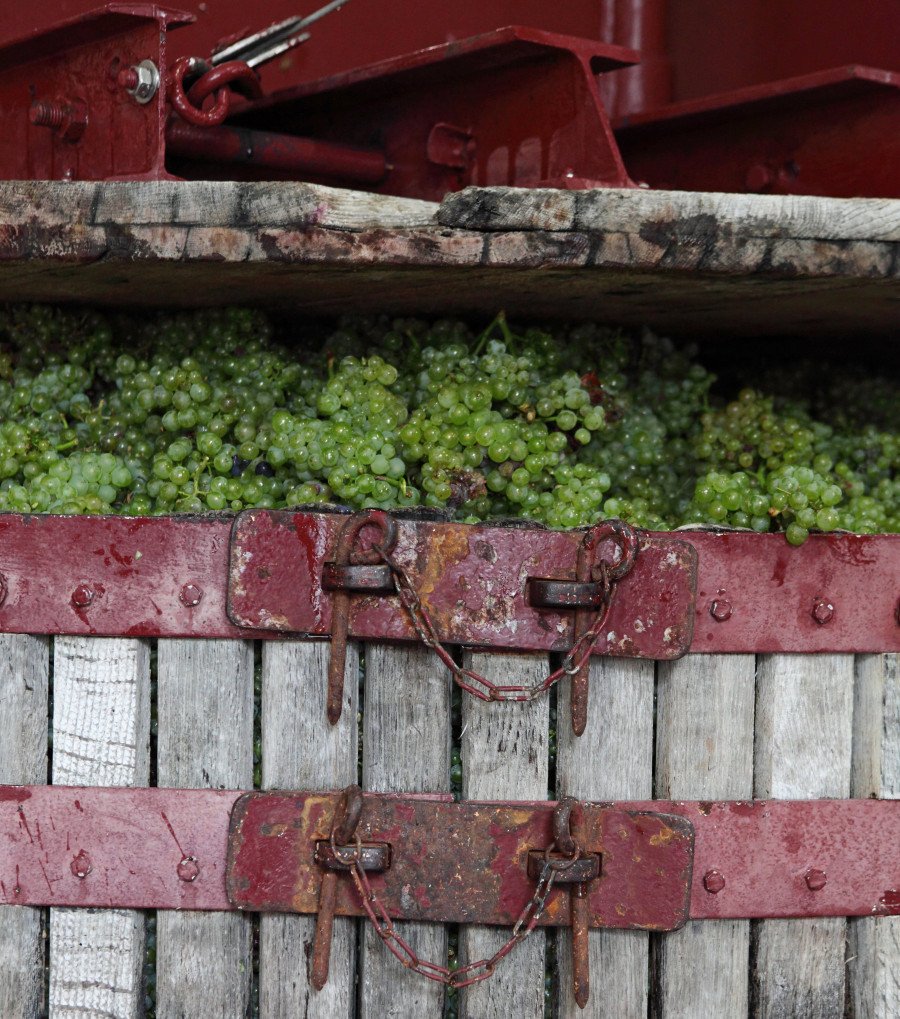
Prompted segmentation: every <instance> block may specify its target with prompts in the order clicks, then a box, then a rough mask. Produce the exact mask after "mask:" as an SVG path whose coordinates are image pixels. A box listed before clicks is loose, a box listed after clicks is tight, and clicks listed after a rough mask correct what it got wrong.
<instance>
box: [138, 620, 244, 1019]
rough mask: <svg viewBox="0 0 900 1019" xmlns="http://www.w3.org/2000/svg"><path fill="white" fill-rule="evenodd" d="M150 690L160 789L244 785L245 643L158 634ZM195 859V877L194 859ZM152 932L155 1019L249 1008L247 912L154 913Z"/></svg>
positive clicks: (216, 1015) (224, 1018)
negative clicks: (153, 697) (154, 944)
mask: <svg viewBox="0 0 900 1019" xmlns="http://www.w3.org/2000/svg"><path fill="white" fill-rule="evenodd" d="M157 697H158V702H157V703H158V718H159V737H158V743H157V747H158V750H157V754H158V763H157V776H158V784H159V785H160V786H172V787H184V788H212V789H249V788H251V787H252V785H253V644H252V642H250V641H231V640H161V641H160V642H159V650H158V694H157ZM184 848H185V851H187V847H184ZM198 864H199V867H200V877H199V878H198V880H202V879H203V860H202V858H200V859H198ZM156 938H157V952H156V994H157V1004H156V1014H157V1016H158V1019H241V1017H243V1016H245V1015H246V1014H247V1010H248V1008H249V1004H250V980H251V975H252V965H251V957H250V952H251V922H250V919H249V917H245V916H243V915H241V914H239V913H176V912H170V911H160V912H159V913H158V914H157V935H156Z"/></svg>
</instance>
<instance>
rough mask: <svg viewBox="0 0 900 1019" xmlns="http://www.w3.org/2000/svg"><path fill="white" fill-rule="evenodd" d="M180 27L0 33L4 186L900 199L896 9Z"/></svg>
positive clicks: (209, 14)
mask: <svg viewBox="0 0 900 1019" xmlns="http://www.w3.org/2000/svg"><path fill="white" fill-rule="evenodd" d="M184 6H185V8H186V10H184V11H181V10H171V9H166V8H163V7H160V6H157V5H154V4H148V3H130V4H125V3H108V4H106V5H104V6H103V7H100V8H97V7H96V6H95V5H94V4H92V3H91V0H63V2H61V3H58V4H54V5H53V6H52V12H47V11H38V12H35V11H33V10H16V11H15V12H13V13H11V14H8V15H7V17H6V18H5V21H4V25H3V28H2V30H0V129H2V132H3V137H4V140H5V144H4V146H3V148H2V150H0V178H6V179H19V178H26V179H82V180H100V179H116V178H118V179H158V178H171V177H175V178H181V177H184V178H202V179H302V180H307V181H313V182H319V183H334V184H338V185H345V186H353V187H357V188H364V189H367V190H373V191H379V192H382V193H387V194H397V195H406V196H410V197H421V198H429V199H440V198H441V197H442V196H443V194H445V193H446V192H447V191H449V190H455V189H458V188H461V187H464V186H466V185H469V184H475V185H491V184H502V185H516V186H523V187H535V186H539V185H545V186H553V187H567V188H578V187H588V186H618V187H627V186H630V185H631V183H632V182H633V181H639V182H645V183H647V184H649V185H650V186H651V187H665V188H676V189H687V190H724V191H757V192H778V193H796V194H827V195H834V196H852V195H869V196H883V197H893V196H897V195H900V169H898V167H900V160H897V159H896V158H894V157H895V155H896V153H895V149H896V147H897V145H898V144H900V143H898V142H897V140H896V139H897V138H898V137H900V132H898V131H897V130H896V127H897V124H898V121H900V92H898V85H900V77H898V74H897V71H898V68H897V66H896V65H897V58H896V55H895V53H894V52H893V49H894V47H893V45H892V44H893V41H894V40H895V39H896V38H897V35H898V31H900V10H898V9H896V8H895V7H893V5H884V4H876V3H874V2H871V3H869V2H860V3H856V4H853V5H847V4H841V3H838V2H836V0H827V2H815V3H814V2H813V0H802V2H798V3H795V4H792V5H791V6H790V8H789V10H788V11H787V12H785V11H784V9H783V5H776V4H774V3H772V2H769V0H758V2H756V3H751V4H740V5H723V4H717V3H714V2H711V0H704V2H702V3H696V2H692V3H688V2H687V0H668V2H666V0H605V2H597V0H570V2H569V3H567V4H565V5H555V6H553V7H549V6H548V5H546V4H543V3H540V2H539V0H528V2H518V3H511V2H504V0H494V2H491V3H479V4H470V3H457V4H454V5H453V6H452V8H451V7H449V6H448V7H447V8H446V9H445V7H444V5H417V6H416V8H415V15H414V16H410V6H409V5H408V4H404V3H401V2H399V0H381V2H379V3H373V2H371V0H333V2H331V3H327V4H326V5H325V7H323V8H321V9H320V10H319V11H316V12H314V13H313V14H311V15H309V14H308V15H306V16H302V17H301V16H297V15H296V9H295V8H294V6H293V3H292V2H289V0H268V2H266V3H265V4H261V5H257V7H256V8H254V14H253V15H248V13H247V8H246V5H244V4H241V3H238V2H237V0H223V2H220V3H216V4H206V3H202V2H192V0H191V2H187V3H185V4H184ZM557 7H562V10H557ZM324 14H327V15H328V17H323V15H324ZM320 18H321V20H320ZM251 19H252V20H251ZM278 19H281V20H278ZM270 21H274V22H275V24H274V25H273V26H272V27H271V28H269V29H267V28H266V27H265V26H266V25H267V23H268V22H270ZM775 26H777V37H775V38H769V36H770V35H773V34H774V29H775ZM311 36H313V38H312V39H311V38H310V37H311ZM301 43H305V45H300V44H301Z"/></svg>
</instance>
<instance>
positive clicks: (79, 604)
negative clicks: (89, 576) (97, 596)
mask: <svg viewBox="0 0 900 1019" xmlns="http://www.w3.org/2000/svg"><path fill="white" fill-rule="evenodd" d="M93 600H94V592H93V589H92V588H90V587H88V585H87V584H79V585H78V587H76V588H75V590H74V591H73V592H72V604H73V605H74V606H75V607H76V608H78V609H86V608H87V607H88V606H89V605H90V604H91V602H92V601H93Z"/></svg>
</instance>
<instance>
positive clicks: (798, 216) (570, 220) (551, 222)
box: [438, 187, 900, 241]
mask: <svg viewBox="0 0 900 1019" xmlns="http://www.w3.org/2000/svg"><path fill="white" fill-rule="evenodd" d="M438 222H440V223H441V224H443V225H444V226H448V227H456V228H464V229H467V230H542V231H548V232H555V231H560V230H604V231H611V232H621V233H629V234H631V233H634V234H640V233H641V232H642V231H643V232H644V233H645V234H648V233H651V232H652V230H653V229H656V230H659V229H660V227H661V226H664V225H665V224H677V223H681V224H683V232H684V233H685V235H686V237H687V236H689V233H690V228H691V227H692V226H693V228H694V229H695V230H697V229H700V228H702V227H703V226H704V225H708V224H716V225H717V226H718V227H719V228H720V229H722V230H723V231H725V230H728V231H730V232H732V233H738V234H741V235H743V236H744V237H771V236H780V237H793V238H797V239H816V240H862V241H871V240H884V241H898V240H900V201H898V200H896V199H892V198H852V199H851V198H822V197H818V196H811V195H740V194H719V193H716V192H706V191H665V190H656V189H652V190H651V189H645V188H628V189H621V188H594V189H590V190H587V191H560V190H557V189H553V188H533V189H525V188H505V187H491V188H477V187H469V188H465V189H464V190H462V191H457V192H454V193H451V194H449V195H447V196H446V197H445V198H444V200H443V201H442V202H441V205H440V211H439V212H438Z"/></svg>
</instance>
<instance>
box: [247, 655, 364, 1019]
mask: <svg viewBox="0 0 900 1019" xmlns="http://www.w3.org/2000/svg"><path fill="white" fill-rule="evenodd" d="M329 649H330V645H329V644H327V643H324V642H322V641H318V642H313V641H290V642H288V641H285V642H283V643H282V642H275V641H272V642H267V643H264V644H263V658H262V785H263V788H264V789H336V788H341V787H342V786H345V785H348V784H349V783H350V782H355V781H356V779H357V749H358V739H359V728H358V725H357V699H358V690H359V659H358V655H357V649H356V645H355V644H350V645H348V648H347V664H346V670H345V682H344V708H343V712H342V713H341V718H340V721H339V722H338V724H337V725H335V726H331V725H329V724H328V721H327V719H326V717H325V701H326V687H327V671H328V657H329ZM315 926H316V924H315V917H311V916H288V915H279V914H270V915H265V916H262V917H260V928H259V1013H260V1017H261V1019H281V1017H283V1016H304V1017H306V1019H317V1017H318V1019H338V1017H341V1019H343V1017H349V1016H350V1015H351V1013H352V1011H353V1003H354V999H355V972H356V922H355V921H354V920H351V919H346V918H342V917H338V918H337V919H336V920H335V923H334V937H333V939H332V945H331V965H330V969H329V979H328V983H327V984H326V985H325V987H323V988H322V990H321V991H315V990H314V989H313V987H312V985H311V984H310V982H309V972H308V971H309V961H310V957H311V951H310V949H311V946H312V940H313V933H314V931H315Z"/></svg>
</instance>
